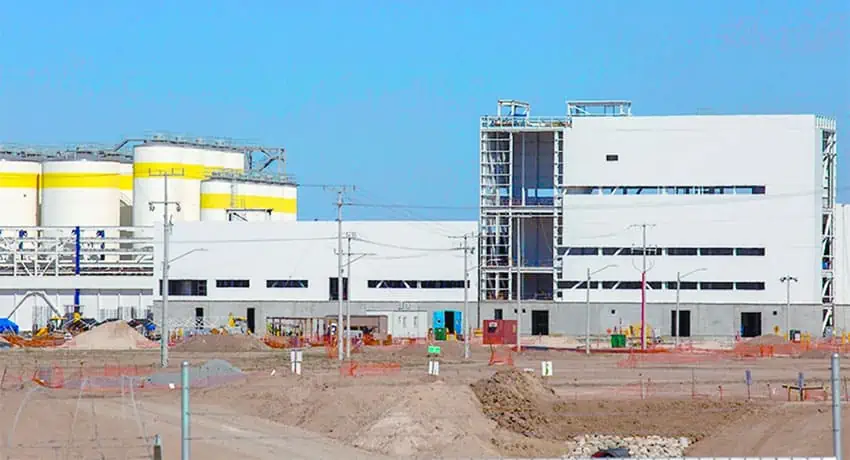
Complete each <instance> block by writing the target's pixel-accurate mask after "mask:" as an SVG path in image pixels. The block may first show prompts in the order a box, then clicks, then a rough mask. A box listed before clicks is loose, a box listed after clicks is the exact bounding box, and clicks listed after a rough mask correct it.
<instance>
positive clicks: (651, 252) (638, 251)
mask: <svg viewBox="0 0 850 460" xmlns="http://www.w3.org/2000/svg"><path fill="white" fill-rule="evenodd" d="M631 255H633V256H642V255H643V248H632V250H631ZM646 255H648V256H660V255H661V248H646Z"/></svg>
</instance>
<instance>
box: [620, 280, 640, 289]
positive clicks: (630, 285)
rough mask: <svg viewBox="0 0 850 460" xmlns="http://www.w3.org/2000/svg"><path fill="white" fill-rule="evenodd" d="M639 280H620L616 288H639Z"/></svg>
mask: <svg viewBox="0 0 850 460" xmlns="http://www.w3.org/2000/svg"><path fill="white" fill-rule="evenodd" d="M640 284H641V283H640V281H620V284H618V285H617V289H640V287H641V286H640Z"/></svg>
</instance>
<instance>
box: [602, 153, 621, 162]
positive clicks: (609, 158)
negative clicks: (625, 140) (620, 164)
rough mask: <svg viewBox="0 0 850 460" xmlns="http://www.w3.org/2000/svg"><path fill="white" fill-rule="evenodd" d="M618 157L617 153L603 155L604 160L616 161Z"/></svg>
mask: <svg viewBox="0 0 850 460" xmlns="http://www.w3.org/2000/svg"><path fill="white" fill-rule="evenodd" d="M619 159H620V156H619V155H613V154H612V155H605V161H618V160H619Z"/></svg>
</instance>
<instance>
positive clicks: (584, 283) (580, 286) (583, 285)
mask: <svg viewBox="0 0 850 460" xmlns="http://www.w3.org/2000/svg"><path fill="white" fill-rule="evenodd" d="M597 287H599V281H591V282H590V289H596V288H597ZM576 289H587V281H580V282H579V283H578V285H577V286H576Z"/></svg>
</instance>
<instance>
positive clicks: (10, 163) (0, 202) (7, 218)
mask: <svg viewBox="0 0 850 460" xmlns="http://www.w3.org/2000/svg"><path fill="white" fill-rule="evenodd" d="M40 174H41V163H37V162H33V161H19V160H6V159H3V160H0V207H2V209H3V212H0V227H35V226H37V225H38V219H37V216H38V180H39V175H40Z"/></svg>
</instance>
